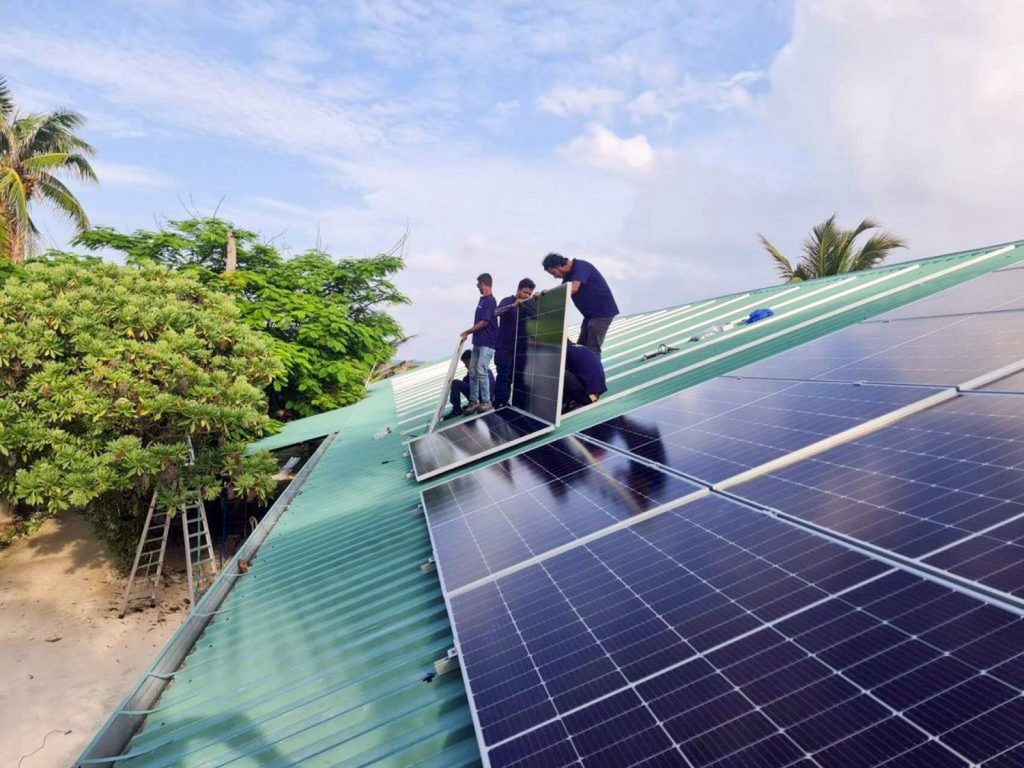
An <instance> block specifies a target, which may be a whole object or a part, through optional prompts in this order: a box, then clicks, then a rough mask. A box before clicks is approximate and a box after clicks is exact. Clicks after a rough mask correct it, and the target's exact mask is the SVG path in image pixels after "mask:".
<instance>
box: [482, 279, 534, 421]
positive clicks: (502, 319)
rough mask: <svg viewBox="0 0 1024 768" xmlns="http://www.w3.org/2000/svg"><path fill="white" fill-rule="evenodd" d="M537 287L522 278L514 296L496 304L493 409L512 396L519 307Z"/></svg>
mask: <svg viewBox="0 0 1024 768" xmlns="http://www.w3.org/2000/svg"><path fill="white" fill-rule="evenodd" d="M536 287H537V286H536V285H535V284H534V282H533V280H531V279H530V278H528V277H524V278H523V279H522V280H520V281H519V285H518V286H517V287H516V292H515V295H514V296H506V297H505V298H504V299H502V300H501V301H499V302H498V310H497V315H498V343H497V346H496V347H495V348H494V365H495V366H496V367H497V369H498V378H497V380H496V381H495V384H494V393H493V394H494V407H495V408H501V406H503V405H508V398H509V395H511V394H512V369H513V367H514V366H515V355H516V336H517V335H518V333H519V305H520V304H522V303H523V302H524V301H526V300H527V299H529V298H530V297H531V296H533V289H534V288H536Z"/></svg>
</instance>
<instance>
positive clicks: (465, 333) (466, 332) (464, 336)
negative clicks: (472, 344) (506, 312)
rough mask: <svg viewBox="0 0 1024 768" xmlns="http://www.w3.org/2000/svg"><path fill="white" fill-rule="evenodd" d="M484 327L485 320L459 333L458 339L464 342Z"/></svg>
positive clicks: (485, 325)
mask: <svg viewBox="0 0 1024 768" xmlns="http://www.w3.org/2000/svg"><path fill="white" fill-rule="evenodd" d="M486 327H487V321H486V320H481V321H480V322H478V323H476V324H475V325H474V326H473V327H472V328H467V329H466V330H464V331H463V332H462V333H460V334H459V338H460V339H462V340H463V341H465V340H466V339H468V338H469V337H470V336H472V335H473V334H474V333H476V332H477V331H482V330H483V329H484V328H486Z"/></svg>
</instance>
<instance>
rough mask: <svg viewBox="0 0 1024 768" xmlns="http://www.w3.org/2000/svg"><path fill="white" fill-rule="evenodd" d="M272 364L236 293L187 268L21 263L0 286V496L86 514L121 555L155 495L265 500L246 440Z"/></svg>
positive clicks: (254, 432)
mask: <svg viewBox="0 0 1024 768" xmlns="http://www.w3.org/2000/svg"><path fill="white" fill-rule="evenodd" d="M279 373H280V365H279V363H278V362H277V361H276V360H275V359H274V357H273V355H272V354H271V350H270V345H269V344H268V343H267V340H266V339H265V338H264V337H263V336H261V335H260V334H257V333H254V332H253V331H252V329H250V328H249V327H248V326H247V325H246V324H245V323H244V322H243V321H242V320H241V318H240V316H239V312H238V310H237V308H236V307H235V303H234V301H233V300H232V299H231V298H230V297H229V296H227V295H225V294H224V293H223V292H220V291H215V290H211V289H210V288H208V287H207V286H205V285H203V284H202V283H201V282H200V281H198V280H196V279H195V278H194V277H193V276H189V275H185V274H181V273H178V272H174V271H172V270H168V269H166V268H163V267H158V266H147V267H142V268H133V267H119V266H117V265H113V264H105V263H102V262H100V261H99V260H98V259H95V258H89V259H85V260H82V259H79V258H76V257H74V256H71V255H66V254H50V255H49V257H48V258H47V259H46V260H43V261H30V262H29V263H28V264H27V265H26V266H24V267H21V268H19V269H18V270H17V272H16V273H15V274H14V275H13V276H11V277H9V278H8V279H7V280H6V282H5V283H4V284H3V285H2V287H0V497H3V498H7V499H13V500H17V501H21V502H22V503H23V504H25V505H28V506H29V507H31V508H32V509H34V510H35V511H36V514H42V515H45V514H55V513H57V512H60V511H61V510H64V509H68V508H79V509H82V510H84V511H85V512H86V514H87V516H89V517H90V518H91V519H92V521H93V522H94V524H95V525H96V527H97V529H98V531H99V533H100V534H101V535H102V536H103V537H104V538H105V539H107V541H108V542H109V543H110V544H111V545H112V547H113V550H114V551H115V553H117V554H118V555H119V556H120V557H122V558H124V557H127V556H129V555H130V553H131V552H132V551H133V548H134V545H135V543H136V541H137V536H138V528H139V526H140V523H141V517H140V515H141V513H142V510H143V508H144V505H145V503H146V502H147V501H148V497H149V495H150V494H151V493H152V492H153V491H154V490H156V491H159V493H160V494H161V498H162V500H163V501H164V502H166V503H169V504H172V505H173V504H174V503H175V502H176V501H177V500H180V499H181V498H182V496H183V494H184V493H185V492H186V491H187V490H188V489H201V491H202V492H203V493H204V495H205V496H206V497H207V498H213V497H216V496H217V495H218V494H219V493H220V491H221V488H222V487H223V486H224V485H227V486H229V487H231V488H233V489H234V490H235V492H236V493H238V494H240V495H245V496H248V497H265V496H266V495H267V494H268V493H269V492H270V491H272V489H273V485H274V484H273V481H272V479H271V475H272V473H273V471H274V469H275V465H274V462H273V460H272V459H271V457H270V456H269V455H268V454H265V453H264V454H255V455H251V456H247V455H246V454H245V452H244V449H245V446H246V445H247V444H248V443H249V442H251V441H252V440H254V439H256V438H258V437H259V436H261V435H263V434H266V433H268V432H270V431H273V430H274V427H273V423H274V422H273V421H272V420H271V419H270V418H269V417H268V416H267V415H266V401H265V397H264V393H263V391H262V389H261V388H260V387H263V386H266V385H267V384H269V383H270V382H271V381H272V379H273V378H274V377H275V376H276V375H278V374H279ZM189 439H191V442H192V445H193V446H194V449H195V454H196V456H195V462H194V464H192V465H190V464H189V462H188V459H187V457H188V440H189Z"/></svg>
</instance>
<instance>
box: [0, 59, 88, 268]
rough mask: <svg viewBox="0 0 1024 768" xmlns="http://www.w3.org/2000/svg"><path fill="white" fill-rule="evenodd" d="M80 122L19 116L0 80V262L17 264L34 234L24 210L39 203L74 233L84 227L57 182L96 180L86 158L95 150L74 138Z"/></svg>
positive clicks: (67, 116) (78, 209) (60, 116)
mask: <svg viewBox="0 0 1024 768" xmlns="http://www.w3.org/2000/svg"><path fill="white" fill-rule="evenodd" d="M83 122H84V120H83V118H82V116H81V115H79V114H78V113H77V112H72V111H71V110H67V109H58V110H54V111H53V112H48V113H46V114H41V113H32V114H27V115H23V114H20V113H18V112H17V111H16V110H15V106H14V99H13V98H12V96H11V91H10V89H9V88H8V87H7V82H6V80H4V78H2V77H0V258H2V259H8V260H10V261H12V262H13V263H15V264H22V263H24V261H25V255H26V253H28V252H29V251H30V250H33V249H34V247H35V245H36V240H37V237H38V235H39V230H37V229H36V226H35V224H34V223H33V222H32V219H31V217H30V216H29V206H30V205H31V204H32V203H33V202H36V201H38V202H42V203H46V204H47V205H49V206H50V207H51V208H53V209H55V210H56V211H57V212H59V213H61V214H63V215H64V216H66V217H67V218H68V219H70V220H71V223H72V224H73V225H74V227H75V229H76V230H77V231H78V232H82V231H84V230H86V229H88V228H89V218H88V217H87V216H86V215H85V211H84V210H83V208H82V204H81V203H79V202H78V200H77V199H75V196H74V195H73V194H71V191H70V190H69V189H68V188H67V187H66V186H64V184H63V183H62V182H61V181H60V180H59V179H58V178H57V174H60V173H67V174H68V175H70V176H72V177H74V178H78V179H82V180H85V181H96V173H95V172H94V171H93V169H92V166H91V165H89V161H88V159H87V158H88V156H89V155H92V154H93V153H94V152H95V150H94V149H93V148H92V147H91V146H90V145H89V144H88V143H86V142H85V141H83V140H82V139H80V138H79V137H78V136H76V135H75V131H76V129H78V128H80V127H81V126H82V124H83Z"/></svg>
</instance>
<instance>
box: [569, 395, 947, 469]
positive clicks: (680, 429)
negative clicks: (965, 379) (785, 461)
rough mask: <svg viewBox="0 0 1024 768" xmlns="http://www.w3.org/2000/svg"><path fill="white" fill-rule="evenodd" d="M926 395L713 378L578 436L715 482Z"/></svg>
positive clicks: (889, 411)
mask: <svg viewBox="0 0 1024 768" xmlns="http://www.w3.org/2000/svg"><path fill="white" fill-rule="evenodd" d="M932 394H934V390H931V389H927V388H924V387H894V386H859V385H854V384H845V383H832V382H811V383H794V382H783V381H772V380H762V379H742V380H737V379H730V378H719V379H712V380H711V381H708V382H705V383H703V384H699V385H697V386H695V387H692V388H690V389H687V390H684V391H683V392H680V393H679V394H676V395H673V396H672V397H669V398H666V399H664V400H660V401H658V402H656V403H652V404H651V405H647V406H643V407H641V408H637V409H636V410H634V411H631V412H630V413H629V414H627V415H624V416H619V417H616V418H613V419H610V420H609V421H606V422H604V423H603V424H599V425H597V426H595V427H591V428H590V429H586V430H584V434H585V435H588V436H590V437H593V438H595V439H598V440H602V441H604V442H607V443H610V444H613V445H615V446H617V447H620V448H624V449H626V450H628V451H630V452H631V453H633V454H635V455H637V456H641V457H643V458H645V459H649V460H651V461H656V462H659V463H661V464H664V465H666V466H668V467H671V468H672V469H675V470H677V471H679V472H682V473H684V474H686V475H688V476H690V477H693V478H696V479H698V480H700V481H703V482H706V483H716V482H718V481H721V480H724V479H725V478H727V477H731V476H733V475H735V474H738V473H740V472H743V471H745V470H748V469H751V468H752V467H755V466H758V465H760V464H763V463H765V462H767V461H771V460H772V459H776V458H778V457H780V456H784V455H786V454H788V453H791V452H793V451H795V450H799V449H801V448H804V447H806V446H808V445H810V444H812V443H815V442H817V441H819V440H822V439H824V438H826V437H831V436H833V435H836V434H839V433H840V432H842V431H844V430H846V429H850V428H851V427H855V426H857V425H859V424H862V423H863V422H865V421H868V420H870V419H873V418H876V417H879V416H883V415H885V414H887V413H891V412H892V411H895V410H897V409H899V408H902V407H903V406H905V405H908V404H910V403H913V402H916V401H919V400H923V399H924V398H926V397H929V396H931V395H932Z"/></svg>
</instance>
